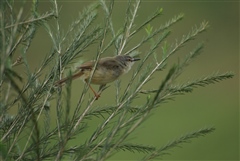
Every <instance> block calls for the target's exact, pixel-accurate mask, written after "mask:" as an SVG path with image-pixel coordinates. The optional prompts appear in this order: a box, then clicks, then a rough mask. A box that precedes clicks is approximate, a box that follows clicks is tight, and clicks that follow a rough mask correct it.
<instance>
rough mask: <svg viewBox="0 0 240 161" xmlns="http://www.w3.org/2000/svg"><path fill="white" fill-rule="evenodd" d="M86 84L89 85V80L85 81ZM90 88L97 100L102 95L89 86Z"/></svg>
mask: <svg viewBox="0 0 240 161" xmlns="http://www.w3.org/2000/svg"><path fill="white" fill-rule="evenodd" d="M85 83H86V84H88V83H87V80H85ZM88 86H89V88H90V89H91V91H92V92H93V94H94V96H95V97H96V100H97V99H98V98H99V97H100V94H98V93H97V92H96V91H95V90H94V89H93V88H92V86H91V85H90V84H89V85H88Z"/></svg>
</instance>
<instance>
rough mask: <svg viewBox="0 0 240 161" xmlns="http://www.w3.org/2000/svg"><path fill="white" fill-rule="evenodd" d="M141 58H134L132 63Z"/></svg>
mask: <svg viewBox="0 0 240 161" xmlns="http://www.w3.org/2000/svg"><path fill="white" fill-rule="evenodd" d="M138 60H140V58H132V61H138Z"/></svg>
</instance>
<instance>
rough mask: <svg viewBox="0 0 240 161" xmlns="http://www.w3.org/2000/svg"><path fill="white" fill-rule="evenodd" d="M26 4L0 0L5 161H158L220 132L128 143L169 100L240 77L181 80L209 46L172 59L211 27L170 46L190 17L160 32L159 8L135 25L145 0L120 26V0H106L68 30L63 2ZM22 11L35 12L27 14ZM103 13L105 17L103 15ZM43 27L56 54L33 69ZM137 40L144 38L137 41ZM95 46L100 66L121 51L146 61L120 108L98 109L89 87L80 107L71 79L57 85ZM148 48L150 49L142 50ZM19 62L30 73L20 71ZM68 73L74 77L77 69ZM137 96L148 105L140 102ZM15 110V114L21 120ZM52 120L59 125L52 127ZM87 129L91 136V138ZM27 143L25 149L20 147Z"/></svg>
mask: <svg viewBox="0 0 240 161" xmlns="http://www.w3.org/2000/svg"><path fill="white" fill-rule="evenodd" d="M26 3H31V5H30V6H31V7H30V9H29V8H28V7H26V6H24V2H23V5H22V6H20V7H19V6H18V7H16V4H15V3H14V1H8V0H4V1H0V54H1V56H0V92H1V93H0V95H1V98H0V160H64V159H67V160H98V161H101V160H106V159H108V158H110V157H111V156H112V155H113V154H115V153H116V152H119V151H129V152H134V153H136V152H138V153H143V154H145V155H146V156H145V157H144V158H143V160H151V159H154V158H157V157H160V158H162V156H164V155H165V154H166V153H168V150H169V149H171V148H175V147H177V146H179V145H180V144H182V143H186V142H188V141H189V140H191V139H193V138H198V137H199V136H205V135H206V134H208V133H211V132H212V131H213V130H214V128H203V129H200V130H197V131H194V132H192V133H189V134H186V135H183V136H182V137H179V138H178V139H176V140H174V141H172V142H169V143H168V144H166V145H165V146H162V147H161V148H156V147H152V146H149V145H142V144H141V143H134V140H133V141H132V142H131V143H130V142H129V136H130V135H131V134H132V133H133V132H134V131H135V130H136V129H137V128H138V127H139V126H140V125H141V124H142V123H143V122H144V121H145V120H146V119H147V118H149V116H150V115H151V113H152V110H153V109H154V108H158V107H159V105H161V104H162V103H163V102H165V101H166V100H169V99H171V98H173V97H176V96H177V95H179V94H184V93H188V92H192V91H193V89H195V88H197V87H205V86H206V85H210V84H214V83H217V82H220V81H223V80H225V79H229V78H232V77H233V76H234V74H233V73H232V72H226V73H215V74H211V75H208V76H204V77H201V78H195V79H194V80H192V81H190V80H188V81H186V82H184V83H182V84H180V83H177V78H178V76H179V75H181V73H182V72H183V71H184V69H185V68H186V67H187V66H188V65H189V64H190V63H191V62H192V60H193V59H195V58H197V56H198V55H199V54H200V53H201V52H202V49H203V47H204V45H203V43H201V44H199V45H197V46H196V47H195V48H194V49H193V50H191V51H190V52H189V53H188V54H186V56H185V58H183V59H180V61H179V62H178V63H176V64H175V65H169V58H171V56H173V55H176V54H177V53H178V51H179V49H180V48H183V47H184V46H185V44H187V43H188V42H190V41H193V40H194V39H195V38H196V37H197V36H198V35H199V34H201V33H202V32H204V31H206V29H207V28H208V22H206V21H204V22H202V23H200V25H196V26H194V27H193V28H192V29H191V31H190V32H188V33H187V34H186V35H183V36H182V37H181V38H179V39H176V41H175V42H173V43H170V42H168V41H167V39H168V36H169V35H170V34H172V31H171V27H172V26H174V25H175V24H177V23H178V22H179V21H181V20H182V19H183V17H184V14H182V13H180V14H178V15H176V16H174V17H173V18H171V19H170V20H168V21H167V22H165V23H163V24H162V25H159V26H157V27H155V26H152V25H151V23H152V22H154V21H158V20H159V19H160V18H161V16H163V14H162V13H163V9H162V8H158V9H157V10H155V11H154V12H153V13H152V14H151V15H149V16H148V18H147V19H146V20H143V21H142V23H140V25H136V20H137V19H138V13H139V11H140V10H141V7H140V6H141V0H136V1H128V2H126V3H127V8H126V10H125V17H123V19H124V22H123V24H122V26H121V27H120V28H116V27H115V26H114V23H113V22H114V21H113V19H114V18H115V17H113V13H114V11H115V8H117V6H116V4H115V1H104V0H99V2H96V3H93V4H92V5H89V6H88V7H86V8H85V9H84V10H83V11H81V12H80V13H79V16H78V17H77V18H76V19H75V20H74V21H73V22H72V24H70V25H69V28H68V30H67V31H65V32H64V30H63V29H62V27H61V23H62V22H61V20H60V17H59V16H60V14H59V12H60V8H61V7H60V6H59V4H58V2H57V1H56V0H51V1H50V2H49V4H50V5H52V6H51V9H49V10H48V11H47V12H44V13H42V12H41V11H39V5H41V2H40V1H38V0H34V1H31V2H30V1H27V2H26ZM142 7H144V6H142ZM23 11H26V12H27V11H30V12H29V13H27V14H24V15H23ZM101 14H103V15H104V17H101V18H99V16H98V15H101ZM99 20H100V21H99ZM99 22H101V23H99ZM50 24H51V25H50ZM39 27H43V28H44V29H45V31H46V32H47V33H48V35H49V39H50V40H51V42H52V49H51V50H50V51H49V52H48V53H45V57H44V58H43V59H42V60H40V61H39V62H37V63H38V64H37V67H36V68H35V69H32V68H31V65H30V63H29V61H30V60H29V59H28V55H29V54H33V53H30V51H29V49H30V47H31V46H32V42H33V39H37V35H36V32H37V31H38V29H39ZM142 33H145V34H142ZM136 36H141V37H142V38H141V39H137V40H136V41H134V42H133V38H135V37H136ZM94 44H97V45H98V46H97V49H96V53H94V54H93V56H95V60H96V61H98V60H99V59H100V58H101V57H102V54H103V53H105V52H107V51H109V50H112V49H113V50H114V52H115V53H114V54H113V55H112V56H114V55H124V54H125V55H132V56H136V55H137V56H140V57H141V61H140V62H139V63H138V65H136V68H135V70H134V71H133V73H132V75H131V76H130V77H129V78H128V79H129V80H128V84H127V86H126V88H123V89H121V88H120V87H122V85H121V81H120V80H117V81H116V82H115V89H116V95H115V97H114V98H115V100H114V101H115V103H109V104H108V105H104V106H100V105H96V99H95V98H92V97H90V98H89V96H88V95H87V94H86V93H87V90H88V86H84V89H83V90H82V92H79V99H78V102H77V104H73V103H72V101H71V98H72V94H71V93H72V91H73V90H75V89H74V88H72V80H70V81H69V82H68V83H67V85H66V86H64V87H55V86H54V82H55V81H57V80H59V79H60V78H61V77H62V75H63V73H66V72H65V71H66V68H67V67H69V66H72V64H73V63H74V62H76V61H79V59H80V58H81V57H83V56H84V55H86V54H87V52H86V51H87V50H88V49H90V48H91V47H92V46H93V45H94ZM149 44H150V45H149ZM143 46H148V49H147V51H146V52H145V53H140V52H139V51H140V49H141V48H142V47H143ZM94 47H96V46H94ZM159 49H160V50H159ZM19 51H20V52H19ZM159 51H161V53H159ZM111 53H112V51H111ZM149 62H151V63H149ZM20 65H21V66H22V67H23V70H24V72H23V73H24V76H22V74H19V73H18V72H17V70H16V67H17V66H20ZM168 66H171V68H170V69H169V70H168V72H167V75H166V76H165V77H164V78H163V80H161V81H159V84H157V87H155V88H153V89H146V88H145V85H147V84H149V83H150V80H152V79H154V77H153V75H154V74H158V73H159V72H160V71H163V70H167V69H168V68H167V67H168ZM95 67H96V66H95ZM67 74H68V75H72V71H69V72H68V73H67ZM102 90H103V91H104V90H106V88H104V89H102ZM120 90H122V92H120ZM138 97H142V98H143V99H144V100H145V102H144V103H143V104H141V105H136V104H134V103H133V102H134V101H135V100H136V99H137V98H138ZM54 103H55V105H53V104H54ZM12 110H15V114H14V115H13V114H11V112H10V111H12ZM52 111H56V113H55V115H56V117H53V116H52V115H51V112H52ZM96 118H101V119H99V120H100V121H99V122H98V124H97V125H95V127H94V128H93V129H92V130H89V129H90V128H89V122H90V121H91V120H92V119H96ZM52 122H54V123H55V125H53V126H52V125H51V123H52ZM86 132H88V135H87V136H86V135H84V134H85V133H86ZM22 140H24V144H21V142H22ZM146 153H147V154H146Z"/></svg>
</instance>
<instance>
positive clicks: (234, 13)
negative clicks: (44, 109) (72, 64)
mask: <svg viewBox="0 0 240 161" xmlns="http://www.w3.org/2000/svg"><path fill="white" fill-rule="evenodd" d="M91 2H92V1H82V0H75V1H59V7H61V12H60V25H61V27H62V29H63V30H64V31H66V30H67V29H68V26H69V25H70V23H71V22H72V21H74V20H76V19H77V17H78V15H79V12H81V11H82V9H83V8H84V7H86V6H87V5H88V4H90V3H91ZM126 4H127V1H125V0H121V1H120V0H118V1H116V2H115V4H114V10H113V23H114V24H113V25H114V28H115V29H119V28H120V27H121V26H122V25H123V22H124V15H125V10H126ZM39 5H40V9H41V10H42V11H45V10H49V7H50V5H49V4H48V3H47V2H46V1H42V2H41V3H40V4H39ZM157 8H163V15H162V17H161V18H159V19H158V20H157V21H154V23H153V24H151V25H152V26H153V27H154V28H157V27H158V26H159V25H161V24H164V23H165V22H166V21H168V20H169V19H171V18H172V17H173V16H174V15H177V14H179V13H184V14H185V16H184V19H183V20H182V21H180V22H179V23H177V24H176V25H174V27H173V28H171V29H172V34H171V35H170V37H169V38H168V39H167V41H168V42H169V43H171V42H173V43H174V41H175V39H180V38H181V36H182V35H183V34H187V33H188V32H189V31H190V30H191V28H192V27H194V25H199V24H200V23H201V22H202V21H204V20H206V21H209V25H210V28H208V30H207V31H206V32H204V33H202V34H201V35H200V36H198V37H197V38H196V40H194V41H193V42H190V43H189V46H188V45H187V46H185V47H184V48H183V49H181V50H179V51H178V52H177V53H176V55H175V56H174V57H173V58H171V59H170V61H169V62H168V64H169V66H171V65H172V64H173V63H174V62H176V60H177V59H178V58H179V57H180V58H181V57H183V56H184V55H185V54H187V53H188V52H189V51H191V50H192V49H193V47H194V46H196V45H197V44H198V43H200V42H205V48H204V51H203V53H202V54H201V55H200V56H199V57H197V59H195V60H194V61H193V62H192V63H191V65H190V66H189V67H188V68H187V69H186V70H185V71H184V72H183V74H182V75H181V76H180V78H179V83H182V82H183V81H186V80H192V79H195V78H199V77H203V76H205V75H209V74H212V73H214V72H216V71H218V72H223V73H224V72H226V71H233V72H234V73H235V76H234V78H233V79H229V80H225V81H222V82H220V83H217V84H214V85H210V86H207V87H205V88H197V89H196V90H194V92H193V93H190V94H186V95H184V96H178V97H177V98H176V99H175V100H174V101H170V102H168V103H166V104H163V105H162V106H160V107H159V108H158V109H155V110H154V111H153V112H154V113H153V114H152V115H151V117H149V118H148V120H147V121H145V122H144V123H143V124H142V126H140V128H138V129H137V130H136V131H135V132H134V134H132V135H131V139H130V142H133V143H138V144H144V145H150V146H156V147H160V146H162V145H164V144H167V143H168V142H169V141H171V140H173V139H175V138H178V137H179V136H181V135H182V134H185V133H188V132H191V131H193V130H197V129H200V128H202V127H208V126H213V127H215V128H216V130H215V131H214V132H213V133H211V134H209V135H207V136H205V137H200V138H198V139H194V140H192V142H191V143H188V144H183V145H182V148H175V149H173V150H171V151H169V152H170V155H166V156H164V157H163V160H239V2H238V1H206V2H204V1H160V0H159V1H147V0H145V1H143V2H142V3H141V7H140V10H139V13H138V17H137V21H136V22H137V24H136V25H138V24H140V23H141V22H143V21H144V20H145V19H146V18H147V17H148V16H149V14H151V13H152V12H153V11H155V10H156V9H157ZM103 20H104V18H103V17H98V21H99V22H100V23H103ZM143 34H145V33H144V32H143ZM138 36H139V37H138V38H139V39H136V40H140V39H141V38H142V37H143V36H145V35H138ZM51 43H52V42H51V40H50V38H49V36H48V34H47V33H46V31H45V30H44V28H42V27H40V28H39V30H38V32H37V35H36V37H35V39H34V40H33V44H32V47H31V50H30V51H29V53H30V54H29V55H28V56H29V57H28V60H29V61H30V63H31V64H30V66H31V68H32V69H35V68H36V67H38V65H39V60H41V59H42V58H43V57H44V55H45V54H47V53H49V52H50V51H51V48H52V45H51ZM132 43H133V44H134V42H132ZM141 50H142V51H141V53H144V52H147V50H148V48H147V47H146V48H142V49H141ZM96 51H97V45H96V48H93V49H91V50H89V51H87V52H86V54H85V56H84V57H83V58H82V59H84V60H89V59H92V58H94V56H95V55H94V54H95V53H96ZM112 51H114V50H112ZM157 52H159V54H161V49H158V50H157ZM108 55H113V53H110V52H109V51H108V53H106V54H105V55H103V56H108ZM140 57H141V55H140ZM135 67H136V66H135ZM20 68H21V67H20ZM19 70H21V69H19ZM162 73H163V75H165V74H166V71H163V72H162ZM159 74H161V73H159ZM129 75H131V72H130V73H128V74H127V75H125V76H123V77H122V78H121V81H122V89H124V88H125V86H124V85H125V84H126V82H127V81H128V78H129ZM162 77H163V76H161V75H155V76H154V79H153V80H152V81H151V84H148V85H147V86H146V89H152V88H154V87H158V84H159V82H161V79H162ZM110 85H111V86H110V87H109V88H108V89H107V90H106V91H105V92H104V93H103V94H102V96H101V98H100V100H99V101H97V102H96V103H95V104H96V106H97V105H98V104H99V105H106V104H113V103H114V98H115V97H114V92H115V87H114V83H111V84H110ZM73 87H74V88H73V97H72V102H73V103H72V105H75V103H76V102H77V100H78V98H79V93H81V89H82V87H83V83H82V82H81V81H80V80H76V81H74V82H73ZM94 88H98V87H97V86H94ZM111 92H112V93H111ZM89 97H92V93H89ZM143 101H144V100H142V99H141V98H139V99H138V100H137V101H135V104H136V105H137V104H141V103H142V102H143ZM51 112H53V113H54V110H52V111H51ZM99 119H100V121H102V118H98V119H97V120H92V121H91V124H93V125H96V124H98V122H99ZM53 122H54V120H53ZM86 135H87V134H86ZM142 156H143V155H142V154H138V153H134V154H132V153H129V152H120V153H117V154H116V155H114V156H113V157H112V158H111V159H109V160H138V159H140V158H141V157H142Z"/></svg>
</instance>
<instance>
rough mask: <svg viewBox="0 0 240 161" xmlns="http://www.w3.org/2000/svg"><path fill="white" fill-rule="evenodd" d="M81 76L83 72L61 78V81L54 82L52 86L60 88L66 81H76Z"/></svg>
mask: <svg viewBox="0 0 240 161" xmlns="http://www.w3.org/2000/svg"><path fill="white" fill-rule="evenodd" d="M82 75H83V72H78V73H76V74H73V75H72V76H69V77H66V78H63V79H61V80H59V81H57V82H55V83H54V84H55V86H61V85H63V84H64V83H65V82H66V81H68V80H70V79H72V80H74V79H76V78H79V77H81V76H82Z"/></svg>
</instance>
